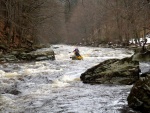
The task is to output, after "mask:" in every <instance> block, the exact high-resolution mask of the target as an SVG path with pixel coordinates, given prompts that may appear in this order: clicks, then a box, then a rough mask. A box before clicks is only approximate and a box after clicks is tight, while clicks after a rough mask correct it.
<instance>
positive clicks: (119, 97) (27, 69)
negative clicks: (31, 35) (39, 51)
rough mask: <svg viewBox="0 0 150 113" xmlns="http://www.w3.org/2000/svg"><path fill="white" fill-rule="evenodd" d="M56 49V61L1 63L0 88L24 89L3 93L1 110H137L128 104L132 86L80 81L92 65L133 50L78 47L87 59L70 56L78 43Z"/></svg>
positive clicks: (71, 112)
mask: <svg viewBox="0 0 150 113" xmlns="http://www.w3.org/2000/svg"><path fill="white" fill-rule="evenodd" d="M52 48H53V50H54V52H55V54H56V60H54V61H50V60H46V61H38V62H28V63H5V64H2V65H0V88H1V89H2V88H4V87H5V88H7V87H10V86H11V85H14V84H15V85H14V86H15V87H16V88H17V90H19V91H20V92H21V93H20V94H18V95H13V94H9V93H3V94H1V95H0V112H1V113H129V112H130V113H137V112H135V111H133V110H131V109H130V108H128V106H127V96H128V94H129V92H130V90H131V87H132V85H103V84H102V85H90V84H83V83H82V81H80V75H81V73H83V72H85V71H86V70H87V69H88V68H90V67H92V66H94V65H96V64H98V63H100V62H102V61H104V60H107V59H112V58H119V59H121V58H124V57H129V56H131V55H132V54H133V51H131V50H127V49H121V48H118V49H113V48H98V47H78V49H79V50H80V53H81V55H82V56H83V58H84V59H83V60H81V61H76V60H71V59H70V56H72V55H73V53H72V51H73V50H74V49H75V48H76V46H69V45H53V46H52ZM45 49H47V48H45ZM145 65H147V64H145ZM148 66H149V65H148ZM18 78H20V79H18ZM1 91H2V90H1Z"/></svg>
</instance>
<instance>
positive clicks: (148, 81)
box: [127, 74, 150, 113]
mask: <svg viewBox="0 0 150 113" xmlns="http://www.w3.org/2000/svg"><path fill="white" fill-rule="evenodd" d="M127 101H128V105H129V107H131V108H133V109H135V110H139V111H141V112H143V113H150V74H148V76H147V77H142V78H140V79H139V80H138V81H137V82H136V83H135V85H134V86H133V88H132V89H131V92H130V94H129V96H128V98H127Z"/></svg>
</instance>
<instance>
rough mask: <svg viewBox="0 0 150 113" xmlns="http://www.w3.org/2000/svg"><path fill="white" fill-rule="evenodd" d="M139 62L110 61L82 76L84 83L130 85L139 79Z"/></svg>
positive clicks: (126, 60)
mask: <svg viewBox="0 0 150 113" xmlns="http://www.w3.org/2000/svg"><path fill="white" fill-rule="evenodd" d="M139 72H140V68H139V62H138V61H132V57H131V58H123V59H109V60H106V61H104V62H102V63H100V64H98V65H96V66H94V67H92V68H90V69H88V70H87V71H86V72H84V73H83V74H81V76H80V78H81V80H82V81H83V82H84V83H90V84H125V85H130V84H133V83H134V82H135V81H137V80H138V79H139Z"/></svg>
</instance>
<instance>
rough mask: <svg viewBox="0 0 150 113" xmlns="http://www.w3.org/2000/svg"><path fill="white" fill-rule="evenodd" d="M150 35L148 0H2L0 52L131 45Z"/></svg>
mask: <svg viewBox="0 0 150 113" xmlns="http://www.w3.org/2000/svg"><path fill="white" fill-rule="evenodd" d="M149 33H150V1H149V0H111V1H110V0H1V1H0V49H3V50H8V49H11V48H20V47H23V48H30V49H31V48H32V45H36V44H55V43H65V44H79V43H80V44H84V45H91V44H92V43H94V44H95V45H99V44H101V43H108V42H113V43H121V42H123V43H127V44H128V43H129V40H130V39H133V38H134V39H135V42H136V43H139V38H141V37H145V36H146V35H148V34H149Z"/></svg>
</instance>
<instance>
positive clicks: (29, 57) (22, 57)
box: [0, 48, 55, 63]
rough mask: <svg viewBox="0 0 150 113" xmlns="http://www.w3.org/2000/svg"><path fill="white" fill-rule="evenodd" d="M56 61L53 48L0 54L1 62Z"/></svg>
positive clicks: (20, 50) (19, 50)
mask: <svg viewBox="0 0 150 113" xmlns="http://www.w3.org/2000/svg"><path fill="white" fill-rule="evenodd" d="M40 60H55V54H54V51H53V50H52V49H51V48H41V49H36V50H34V51H25V50H22V49H17V50H13V51H11V52H8V53H5V54H0V62H1V63H3V62H23V61H40Z"/></svg>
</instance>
